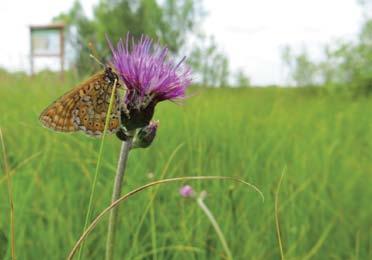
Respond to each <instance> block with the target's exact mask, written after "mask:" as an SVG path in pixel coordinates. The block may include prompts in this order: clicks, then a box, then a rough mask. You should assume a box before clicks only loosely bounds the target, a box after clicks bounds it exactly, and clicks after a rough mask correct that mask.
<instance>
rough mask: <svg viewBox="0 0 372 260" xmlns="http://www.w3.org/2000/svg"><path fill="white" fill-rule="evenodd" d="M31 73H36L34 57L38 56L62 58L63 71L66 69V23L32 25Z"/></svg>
mask: <svg viewBox="0 0 372 260" xmlns="http://www.w3.org/2000/svg"><path fill="white" fill-rule="evenodd" d="M30 39H31V41H30V45H31V46H30V50H31V55H30V63H31V75H32V74H34V59H35V58H37V57H57V58H59V59H60V64H61V73H62V74H63V71H64V56H65V53H64V52H65V48H64V25H63V24H51V25H38V26H36V25H32V26H30Z"/></svg>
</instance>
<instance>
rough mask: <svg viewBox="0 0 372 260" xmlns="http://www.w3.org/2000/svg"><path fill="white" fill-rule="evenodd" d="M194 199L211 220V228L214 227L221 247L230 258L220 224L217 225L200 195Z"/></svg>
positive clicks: (230, 259) (230, 258)
mask: <svg viewBox="0 0 372 260" xmlns="http://www.w3.org/2000/svg"><path fill="white" fill-rule="evenodd" d="M196 201H197V203H198V205H199V206H200V208H201V209H202V210H203V211H204V213H205V215H207V217H208V219H209V221H210V222H211V224H212V226H213V228H214V229H215V231H216V233H217V236H218V238H219V239H220V241H221V244H222V247H223V249H224V250H225V253H226V255H227V259H229V260H232V259H233V257H232V255H231V252H230V249H229V247H228V246H227V243H226V239H225V237H224V235H223V233H222V231H221V228H220V226H219V225H218V223H217V221H216V219H215V218H214V216H213V214H212V212H211V211H210V210H209V209H208V207H207V205H205V203H204V201H203V198H202V197H199V198H197V200H196Z"/></svg>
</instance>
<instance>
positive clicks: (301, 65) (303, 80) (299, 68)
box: [281, 46, 317, 87]
mask: <svg viewBox="0 0 372 260" xmlns="http://www.w3.org/2000/svg"><path fill="white" fill-rule="evenodd" d="M281 56H282V60H283V62H284V64H286V65H287V66H288V68H289V70H290V76H291V80H292V81H293V82H294V83H295V84H296V86H298V87H307V86H314V85H317V66H316V64H314V63H313V62H312V61H311V60H310V58H309V55H308V53H307V51H306V49H303V50H302V51H301V53H300V54H298V55H295V54H293V53H292V50H291V49H290V47H289V46H286V47H284V48H283V49H282V53H281Z"/></svg>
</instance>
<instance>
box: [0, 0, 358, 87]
mask: <svg viewBox="0 0 372 260" xmlns="http://www.w3.org/2000/svg"><path fill="white" fill-rule="evenodd" d="M81 2H82V4H83V6H84V8H85V11H86V12H87V13H88V14H90V13H91V7H92V6H93V5H94V4H96V3H97V2H98V1H97V0H82V1H81ZM72 4H73V0H32V1H27V0H23V1H22V0H11V1H7V0H1V3H0V32H1V41H0V66H1V67H6V68H8V69H12V70H19V69H24V70H28V69H29V60H28V57H29V43H30V38H29V31H28V26H29V25H30V24H46V23H48V22H50V20H51V18H52V17H53V16H55V15H58V14H59V13H60V12H62V11H66V10H68V9H69V8H70V7H71V6H72ZM204 5H205V9H206V11H207V12H208V16H207V18H206V20H205V23H204V25H203V27H204V30H205V31H206V32H207V33H208V34H211V35H214V36H215V38H216V40H217V43H218V44H219V46H220V48H221V49H222V50H223V51H224V52H225V53H226V54H227V55H228V57H229V59H230V63H231V67H232V69H234V70H236V69H238V68H241V69H243V70H244V72H246V73H247V75H249V76H250V78H251V79H252V82H253V84H278V83H284V81H285V79H286V75H285V73H284V70H283V66H282V63H281V60H280V48H281V47H282V46H284V45H290V46H292V47H294V48H296V49H297V50H300V49H301V48H302V47H303V46H306V47H307V48H308V49H309V50H310V54H311V55H312V56H313V57H315V58H319V57H320V56H321V55H320V51H319V50H320V48H321V46H323V45H324V44H326V43H328V42H331V41H333V40H336V39H339V38H342V39H353V38H355V36H356V34H357V33H358V31H359V30H360V26H361V24H362V21H363V19H362V18H363V17H362V10H361V8H360V6H358V5H357V0H229V1H222V0H204ZM36 65H37V64H36Z"/></svg>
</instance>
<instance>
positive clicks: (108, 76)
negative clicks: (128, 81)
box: [104, 66, 119, 84]
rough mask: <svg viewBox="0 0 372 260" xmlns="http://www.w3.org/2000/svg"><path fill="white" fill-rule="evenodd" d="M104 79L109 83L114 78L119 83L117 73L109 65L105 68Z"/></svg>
mask: <svg viewBox="0 0 372 260" xmlns="http://www.w3.org/2000/svg"><path fill="white" fill-rule="evenodd" d="M104 79H105V81H106V82H107V83H109V84H114V82H115V80H116V83H117V84H118V83H119V77H118V75H117V74H116V73H115V72H114V71H113V70H112V68H111V67H108V66H107V67H106V68H105V75H104Z"/></svg>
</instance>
